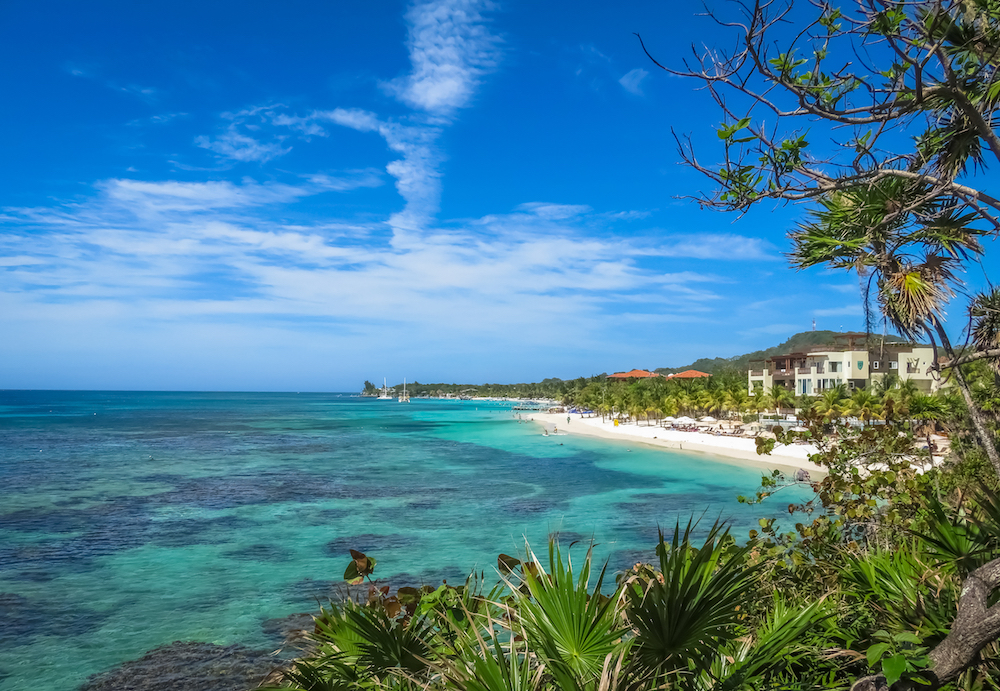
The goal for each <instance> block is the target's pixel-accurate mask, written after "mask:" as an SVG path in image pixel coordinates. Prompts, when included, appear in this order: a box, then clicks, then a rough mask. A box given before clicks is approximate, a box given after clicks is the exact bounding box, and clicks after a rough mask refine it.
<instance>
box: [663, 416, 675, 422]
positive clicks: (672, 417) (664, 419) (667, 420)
mask: <svg viewBox="0 0 1000 691" xmlns="http://www.w3.org/2000/svg"><path fill="white" fill-rule="evenodd" d="M663 421H664V422H677V418H675V417H674V416H673V415H668V416H666V417H665V418H663Z"/></svg>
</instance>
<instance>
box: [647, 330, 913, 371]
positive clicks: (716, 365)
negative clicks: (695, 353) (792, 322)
mask: <svg viewBox="0 0 1000 691" xmlns="http://www.w3.org/2000/svg"><path fill="white" fill-rule="evenodd" d="M841 335H845V334H842V333H841V332H839V331H803V332H802V333H798V334H795V335H794V336H792V337H791V338H789V339H788V340H787V341H785V342H784V343H782V344H780V345H776V346H773V347H771V348H767V349H765V350H755V351H754V352H752V353H746V354H744V355H736V356H734V357H730V358H721V357H717V358H700V359H698V360H695V361H694V362H692V363H691V364H690V365H684V366H683V367H658V368H657V369H656V370H654V371H655V372H658V373H659V374H672V373H674V372H683V371H684V370H689V369H695V370H698V371H699V372H707V373H708V374H719V373H720V372H724V371H726V370H740V371H745V370H746V369H747V368H748V365H749V363H750V362H751V361H753V360H764V359H766V358H769V357H771V356H773V355H783V354H784V353H795V352H799V351H802V350H805V349H806V348H810V347H812V346H821V345H833V344H834V339H835V337H836V336H841ZM881 338H882V337H881V336H876V335H874V334H873V335H872V336H871V339H872V340H873V341H876V342H877V341H878V339H881ZM885 340H886V342H887V343H901V342H906V339H905V338H901V337H899V336H894V335H888V336H886V337H885Z"/></svg>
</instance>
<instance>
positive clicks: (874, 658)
mask: <svg viewBox="0 0 1000 691" xmlns="http://www.w3.org/2000/svg"><path fill="white" fill-rule="evenodd" d="M891 647H892V646H890V645H889V644H888V643H876V644H875V645H873V646H872V647H870V648H869V649H868V651H867V652H866V653H865V657H867V658H868V666H869V667H874V666H875V663H876V662H878V661H879V660H881V659H882V655H884V654H885V651H887V650H888V649H889V648H891Z"/></svg>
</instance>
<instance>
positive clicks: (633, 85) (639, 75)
mask: <svg viewBox="0 0 1000 691" xmlns="http://www.w3.org/2000/svg"><path fill="white" fill-rule="evenodd" d="M648 76H649V72H647V71H646V70H644V69H642V68H639V67H637V68H635V69H634V70H631V71H630V72H628V73H627V74H626V75H625V76H623V77H622V78H621V79H619V80H618V83H619V84H621V85H622V88H623V89H625V91H628V92H629V93H630V94H635V95H636V96H643V95H644V94H643V93H642V80H643V79H645V78H646V77H648Z"/></svg>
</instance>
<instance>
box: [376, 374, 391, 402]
mask: <svg viewBox="0 0 1000 691" xmlns="http://www.w3.org/2000/svg"><path fill="white" fill-rule="evenodd" d="M378 400H380V401H391V400H392V395H391V394H390V393H389V385H388V384H387V383H386V381H385V377H382V390H381V391H379V394H378Z"/></svg>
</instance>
